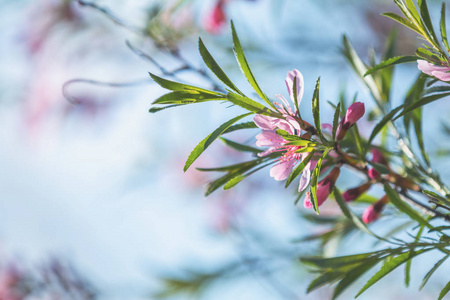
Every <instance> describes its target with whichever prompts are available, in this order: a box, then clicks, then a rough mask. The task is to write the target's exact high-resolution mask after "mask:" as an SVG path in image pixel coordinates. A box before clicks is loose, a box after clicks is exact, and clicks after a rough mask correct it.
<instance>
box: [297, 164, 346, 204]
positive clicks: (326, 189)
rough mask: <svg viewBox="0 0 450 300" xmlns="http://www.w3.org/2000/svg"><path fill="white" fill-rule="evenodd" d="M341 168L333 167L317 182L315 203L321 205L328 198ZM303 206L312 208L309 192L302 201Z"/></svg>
mask: <svg viewBox="0 0 450 300" xmlns="http://www.w3.org/2000/svg"><path fill="white" fill-rule="evenodd" d="M340 172H341V170H340V169H339V168H334V169H333V170H331V172H330V174H328V175H327V177H325V178H324V179H323V180H322V181H320V182H319V183H318V184H317V205H318V206H321V205H322V204H323V203H324V202H325V200H327V199H328V196H329V195H330V193H331V191H332V190H333V188H334V184H335V183H336V180H337V179H338V177H339V174H340ZM303 205H304V206H305V208H312V207H313V205H312V202H311V193H310V192H308V193H306V196H305V200H304V202H303Z"/></svg>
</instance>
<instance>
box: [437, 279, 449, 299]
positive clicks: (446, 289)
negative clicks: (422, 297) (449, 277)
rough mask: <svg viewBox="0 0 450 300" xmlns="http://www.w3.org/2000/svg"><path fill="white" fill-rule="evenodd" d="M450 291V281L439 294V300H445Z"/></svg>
mask: <svg viewBox="0 0 450 300" xmlns="http://www.w3.org/2000/svg"><path fill="white" fill-rule="evenodd" d="M449 291H450V281H449V282H448V283H447V284H446V285H445V287H444V288H443V289H442V291H441V292H440V293H439V298H438V300H442V299H444V297H445V295H447V293H448V292H449Z"/></svg>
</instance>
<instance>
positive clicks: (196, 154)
mask: <svg viewBox="0 0 450 300" xmlns="http://www.w3.org/2000/svg"><path fill="white" fill-rule="evenodd" d="M249 115H251V113H247V114H243V115H240V116H237V117H235V118H233V119H231V120H229V121H227V122H225V123H223V124H222V125H220V126H219V127H218V128H217V129H216V130H214V131H213V132H212V133H211V134H210V135H208V136H207V137H206V138H205V139H203V140H202V141H201V142H200V143H199V144H198V145H197V146H196V147H195V148H194V150H192V152H191V154H190V155H189V157H188V159H187V161H186V164H185V165H184V171H185V172H186V171H187V169H189V167H190V166H191V165H192V163H193V162H194V161H195V160H196V159H197V158H198V157H199V156H200V155H201V154H202V153H203V151H205V150H206V149H207V148H208V147H209V146H210V145H211V144H212V142H214V141H215V140H216V139H217V138H218V137H219V136H220V135H221V134H222V133H224V132H225V130H227V129H228V128H229V127H230V126H231V125H233V124H234V123H236V122H237V121H239V120H240V119H242V118H244V117H247V116H249Z"/></svg>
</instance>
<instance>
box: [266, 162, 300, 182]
mask: <svg viewBox="0 0 450 300" xmlns="http://www.w3.org/2000/svg"><path fill="white" fill-rule="evenodd" d="M295 162H296V160H295V159H290V160H287V161H282V162H280V163H278V164H276V165H275V166H273V167H272V169H270V176H271V177H273V178H274V179H275V180H277V181H280V180H284V179H286V178H288V177H289V174H291V172H292V169H293V167H294V164H295Z"/></svg>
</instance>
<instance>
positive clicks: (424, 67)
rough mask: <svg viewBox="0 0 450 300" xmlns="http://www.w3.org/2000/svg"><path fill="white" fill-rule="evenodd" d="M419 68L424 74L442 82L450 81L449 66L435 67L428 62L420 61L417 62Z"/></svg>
mask: <svg viewBox="0 0 450 300" xmlns="http://www.w3.org/2000/svg"><path fill="white" fill-rule="evenodd" d="M417 67H418V68H419V70H420V71H422V72H423V73H425V74H427V75H430V76H434V77H436V78H437V79H439V80H442V81H450V73H449V72H450V67H449V66H437V65H433V64H431V63H429V62H427V61H426V60H423V59H419V60H418V61H417Z"/></svg>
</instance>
